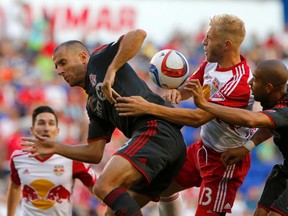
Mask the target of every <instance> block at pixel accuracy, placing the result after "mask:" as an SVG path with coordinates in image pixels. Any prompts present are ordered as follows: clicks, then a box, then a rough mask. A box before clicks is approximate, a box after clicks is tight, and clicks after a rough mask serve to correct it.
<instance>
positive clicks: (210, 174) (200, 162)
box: [116, 14, 253, 216]
mask: <svg viewBox="0 0 288 216" xmlns="http://www.w3.org/2000/svg"><path fill="white" fill-rule="evenodd" d="M245 33H246V31H245V25H244V23H243V21H242V20H241V19H239V18H238V17H236V16H233V15H229V14H221V15H216V16H214V17H213V18H212V19H211V20H210V24H209V29H208V31H207V33H206V37H205V39H204V40H203V41H202V43H203V46H204V50H205V55H206V60H205V61H204V62H203V63H202V64H201V65H200V67H199V69H198V70H197V71H196V72H195V73H194V74H193V75H192V76H191V77H190V79H199V80H200V83H201V85H202V86H203V88H204V89H205V90H204V91H205V96H206V98H207V99H208V100H209V101H211V102H213V103H217V104H221V105H223V106H231V107H238V108H243V109H250V110H252V107H253V96H252V95H251V94H250V88H249V85H248V82H249V80H250V79H251V78H252V73H251V70H250V68H249V66H248V64H247V62H246V59H245V58H244V57H243V56H241V55H240V46H241V43H242V41H243V40H244V37H245ZM189 82H190V81H189V80H188V81H187V82H186V83H185V84H184V86H182V87H181V88H179V89H175V90H172V91H169V94H167V97H166V99H167V101H169V102H176V103H178V102H179V101H180V100H186V99H189V98H190V97H191V95H192V94H191V91H190V90H189V89H187V88H189ZM117 100H118V102H119V103H117V104H116V106H117V109H118V111H119V112H121V115H123V116H125V115H141V114H152V115H156V116H158V117H161V118H163V119H166V120H169V121H171V122H179V123H181V124H185V125H189V126H193V127H199V126H202V127H201V132H200V135H201V139H200V140H199V141H198V142H195V143H193V144H191V145H190V146H189V147H188V148H187V158H186V161H185V164H184V166H183V167H182V169H181V171H180V172H179V173H178V175H177V176H176V178H175V181H173V183H172V184H171V185H170V187H169V189H168V190H166V191H165V193H163V194H162V195H163V196H165V198H163V199H161V202H159V212H160V215H163V216H178V215H181V213H180V210H179V209H180V208H179V203H180V202H179V199H178V198H177V194H174V195H172V196H171V193H173V192H177V191H181V190H185V189H187V188H191V187H200V193H199V200H198V206H197V210H196V215H197V216H203V215H214V216H215V215H225V214H226V213H230V212H231V209H232V206H233V203H234V200H235V196H236V192H237V190H238V188H239V187H240V186H241V184H242V183H243V181H244V178H245V176H246V174H247V172H248V170H249V167H250V155H249V154H248V155H247V156H246V157H245V158H243V160H242V161H241V162H240V163H238V164H237V165H234V164H233V165H231V166H227V167H225V166H224V165H223V163H222V162H221V153H223V152H224V151H226V150H227V149H228V148H235V147H239V146H241V145H243V144H244V143H245V142H246V141H247V139H248V138H249V136H250V135H251V134H252V133H253V130H251V129H250V128H247V127H239V126H237V125H233V124H227V123H226V122H224V121H222V120H221V119H219V118H215V116H214V115H212V114H210V113H207V112H205V111H203V110H201V109H196V110H192V109H182V108H174V109H170V108H167V107H163V106H159V105H156V104H152V103H147V102H145V100H143V99H141V98H139V97H132V98H124V97H122V98H118V99H117ZM121 101H123V102H131V103H130V104H125V103H122V104H120V102H121ZM130 108H131V109H130ZM167 196H170V197H167ZM162 212H163V213H162Z"/></svg>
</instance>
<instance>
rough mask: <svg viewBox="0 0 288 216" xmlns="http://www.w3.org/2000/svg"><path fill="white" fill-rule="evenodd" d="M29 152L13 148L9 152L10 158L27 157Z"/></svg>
mask: <svg viewBox="0 0 288 216" xmlns="http://www.w3.org/2000/svg"><path fill="white" fill-rule="evenodd" d="M28 155H29V153H28V152H23V151H22V150H15V151H13V152H12V154H11V157H10V158H11V159H14V158H17V157H23V156H24V157H28Z"/></svg>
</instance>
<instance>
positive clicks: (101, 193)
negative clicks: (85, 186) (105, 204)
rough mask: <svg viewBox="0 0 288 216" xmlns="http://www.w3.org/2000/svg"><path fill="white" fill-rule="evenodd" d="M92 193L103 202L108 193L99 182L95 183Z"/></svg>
mask: <svg viewBox="0 0 288 216" xmlns="http://www.w3.org/2000/svg"><path fill="white" fill-rule="evenodd" d="M93 193H94V195H95V196H96V197H99V198H100V199H101V200H103V199H104V198H105V196H106V195H107V194H108V193H109V191H108V190H107V188H106V186H105V185H103V184H101V183H100V182H96V183H95V184H94V186H93Z"/></svg>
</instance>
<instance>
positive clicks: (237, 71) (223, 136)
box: [190, 56, 255, 152]
mask: <svg viewBox="0 0 288 216" xmlns="http://www.w3.org/2000/svg"><path fill="white" fill-rule="evenodd" d="M251 78H252V73H251V70H250V68H249V66H248V65H247V63H246V60H245V58H244V57H242V56H241V62H240V63H239V64H237V65H235V66H233V67H231V68H225V69H223V68H218V64H217V63H209V62H207V61H204V62H203V63H202V65H201V66H200V68H199V69H198V70H197V71H196V72H195V73H194V74H193V75H192V76H191V77H190V79H199V81H200V82H201V84H202V86H203V91H204V94H205V96H206V98H207V99H208V100H209V101H210V102H213V103H217V104H221V105H223V106H229V107H237V108H243V109H249V110H252V108H253V103H254V99H253V95H252V94H251V91H250V87H249V81H250V79H251ZM254 132H255V129H249V128H246V127H240V126H238V125H231V124H227V123H225V122H223V121H222V120H221V119H219V118H215V119H213V120H211V121H209V122H207V123H206V124H204V125H203V126H202V128H201V132H200V135H201V139H202V141H203V143H204V144H205V145H206V146H208V147H210V148H212V149H214V150H215V151H217V152H223V151H225V150H227V149H228V148H233V147H238V146H241V145H243V144H244V143H245V142H246V140H247V139H248V138H249V137H250V136H251V135H252V134H253V133H254Z"/></svg>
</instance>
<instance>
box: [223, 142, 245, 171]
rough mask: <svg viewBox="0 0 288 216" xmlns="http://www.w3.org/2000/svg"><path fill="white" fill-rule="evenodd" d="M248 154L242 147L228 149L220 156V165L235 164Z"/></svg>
mask: <svg viewBox="0 0 288 216" xmlns="http://www.w3.org/2000/svg"><path fill="white" fill-rule="evenodd" d="M248 152H249V150H248V149H247V148H245V147H244V146H240V147H236V148H230V149H228V150H227V151H225V152H223V153H222V154H221V161H222V163H223V164H224V165H225V166H227V165H230V164H237V163H238V162H239V161H241V160H242V159H243V158H244V157H245V155H246V154H247V153H248Z"/></svg>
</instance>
